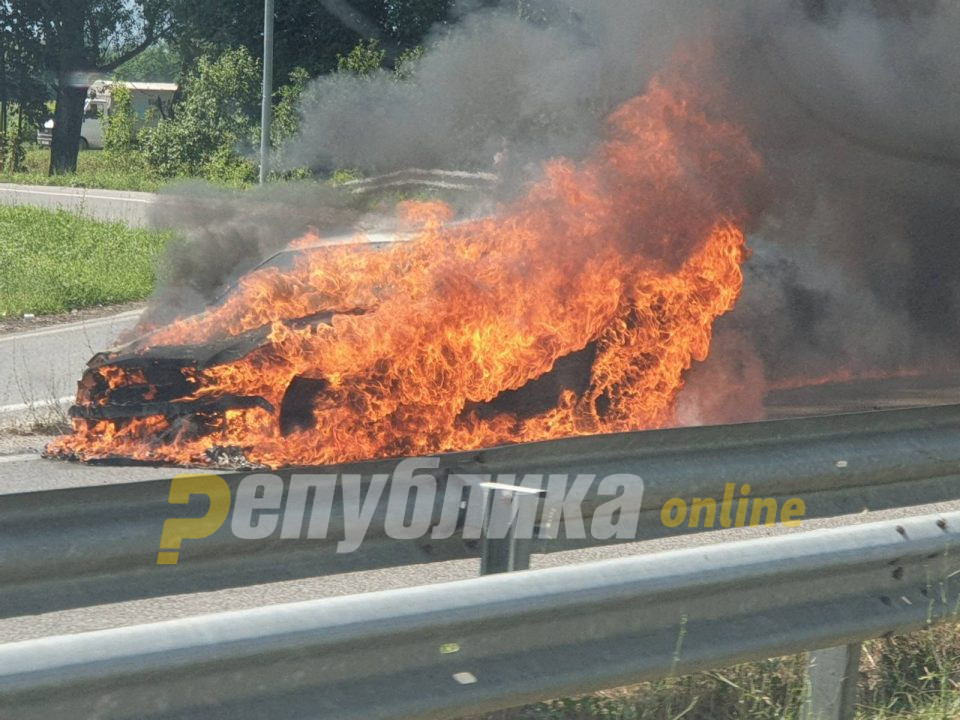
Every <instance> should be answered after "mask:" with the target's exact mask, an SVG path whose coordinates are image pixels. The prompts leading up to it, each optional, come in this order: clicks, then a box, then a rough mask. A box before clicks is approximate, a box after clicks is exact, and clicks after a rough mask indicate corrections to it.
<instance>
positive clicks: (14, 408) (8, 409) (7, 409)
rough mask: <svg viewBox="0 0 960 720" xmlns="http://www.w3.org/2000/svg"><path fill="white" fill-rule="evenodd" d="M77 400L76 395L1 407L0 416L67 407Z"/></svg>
mask: <svg viewBox="0 0 960 720" xmlns="http://www.w3.org/2000/svg"><path fill="white" fill-rule="evenodd" d="M74 400H76V396H75V395H64V396H63V397H59V398H57V399H56V400H53V401H51V400H35V401H34V402H26V403H15V404H13V405H0V415H5V414H7V413H15V412H21V411H22V410H30V409H37V410H41V409H43V408H48V407H52V406H54V405H66V404H67V403H70V404H71V405H72V404H73V401H74Z"/></svg>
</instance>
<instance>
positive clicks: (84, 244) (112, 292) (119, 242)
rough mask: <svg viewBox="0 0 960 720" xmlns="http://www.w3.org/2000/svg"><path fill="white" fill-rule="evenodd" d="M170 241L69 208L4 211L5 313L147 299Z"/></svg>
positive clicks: (0, 248) (1, 309)
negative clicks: (78, 212) (70, 210)
mask: <svg viewBox="0 0 960 720" xmlns="http://www.w3.org/2000/svg"><path fill="white" fill-rule="evenodd" d="M170 239H171V234H170V233H158V232H154V231H150V230H133V229H130V228H128V227H127V226H126V225H124V224H123V223H108V222H100V221H97V220H91V219H90V218H87V217H84V216H82V215H77V214H74V213H69V212H65V211H49V210H42V209H39V208H33V207H26V206H0V316H8V315H13V316H18V315H22V314H23V313H35V314H46V313H57V312H65V311H68V310H72V309H79V308H83V307H89V306H92V305H106V304H112V303H120V302H128V301H132V300H140V299H143V298H145V297H146V296H147V295H149V294H150V292H151V291H152V290H153V287H154V284H155V281H156V278H155V271H156V267H157V263H158V260H159V258H160V256H161V254H162V252H163V250H164V248H165V247H166V245H167V243H168V242H169V241H170Z"/></svg>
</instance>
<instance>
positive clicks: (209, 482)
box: [157, 475, 230, 565]
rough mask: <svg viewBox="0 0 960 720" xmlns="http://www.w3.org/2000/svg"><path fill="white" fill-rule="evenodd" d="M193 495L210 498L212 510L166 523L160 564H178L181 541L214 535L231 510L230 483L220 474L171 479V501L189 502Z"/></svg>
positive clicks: (158, 554) (161, 540)
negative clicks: (199, 515) (202, 514)
mask: <svg viewBox="0 0 960 720" xmlns="http://www.w3.org/2000/svg"><path fill="white" fill-rule="evenodd" d="M191 495H206V496H207V497H209V498H210V509H209V510H207V514H206V515H204V516H203V517H199V518H170V519H169V520H167V521H166V522H164V523H163V533H162V534H161V535H160V552H159V553H157V565H176V564H177V560H178V559H179V558H180V553H179V552H178V551H179V550H180V543H181V542H182V541H183V540H184V539H189V540H200V539H202V538H205V537H210V536H211V535H213V534H214V533H215V532H216V531H217V530H219V529H220V526H221V525H223V522H224V520H226V519H227V515H228V514H229V513H230V486H229V485H227V483H226V481H225V480H224V479H223V478H222V477H220V476H219V475H177V476H176V477H175V478H174V479H173V480H171V481H170V498H169V502H170V503H176V504H178V505H186V504H187V503H189V502H190V496H191ZM164 548H167V549H166V550H165V549H164Z"/></svg>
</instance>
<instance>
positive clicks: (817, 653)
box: [800, 643, 860, 720]
mask: <svg viewBox="0 0 960 720" xmlns="http://www.w3.org/2000/svg"><path fill="white" fill-rule="evenodd" d="M859 677H860V643H853V644H851V645H840V646H838V647H832V648H825V649H823V650H814V651H813V652H810V653H807V670H806V674H805V677H804V693H803V697H804V703H803V712H802V713H801V716H800V717H801V720H853V717H854V715H855V714H856V705H857V680H858V679H859Z"/></svg>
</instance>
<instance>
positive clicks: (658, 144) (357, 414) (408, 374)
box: [48, 71, 761, 467]
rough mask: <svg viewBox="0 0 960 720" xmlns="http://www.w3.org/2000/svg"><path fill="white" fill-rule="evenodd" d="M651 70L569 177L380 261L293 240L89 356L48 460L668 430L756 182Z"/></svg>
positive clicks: (552, 179)
mask: <svg viewBox="0 0 960 720" xmlns="http://www.w3.org/2000/svg"><path fill="white" fill-rule="evenodd" d="M722 102H723V99H722V93H721V92H720V91H719V90H718V91H717V97H710V96H709V94H708V95H704V93H703V92H701V91H697V92H695V91H693V90H692V89H691V88H689V87H688V86H687V85H686V84H685V82H684V80H683V74H682V73H681V72H671V71H666V72H664V73H662V74H661V76H660V77H658V78H657V79H655V80H654V81H653V82H652V83H651V84H650V86H649V88H648V90H647V92H646V93H645V94H644V95H641V96H639V97H636V98H634V99H632V100H630V101H628V102H626V103H625V104H623V105H622V106H621V107H620V108H619V109H618V110H616V111H615V112H614V113H613V114H612V115H611V116H610V117H609V119H608V121H607V126H606V139H605V141H604V142H603V143H602V144H600V145H599V146H598V147H597V148H596V149H595V150H594V151H593V152H592V153H591V154H590V155H589V156H588V157H586V158H585V159H584V160H582V161H579V162H574V161H571V160H566V159H556V160H553V161H550V162H549V163H548V164H546V166H545V167H544V170H543V176H542V178H541V179H540V180H539V181H537V182H535V183H533V184H531V185H530V186H529V187H528V188H527V189H526V192H525V193H523V195H522V196H521V197H520V198H519V199H516V200H514V201H511V202H509V203H506V204H505V205H503V206H502V207H501V208H500V209H499V210H498V211H497V212H496V213H495V215H493V216H492V217H484V218H481V219H475V220H468V221H465V222H456V223H454V222H452V220H453V213H452V211H451V209H450V208H449V207H447V206H445V205H443V204H440V203H434V202H427V203H407V204H406V205H405V206H404V207H403V208H402V209H403V211H404V212H405V214H406V215H407V216H408V219H409V220H410V221H411V222H416V223H418V229H417V230H416V232H414V233H413V234H412V236H411V237H410V240H409V242H405V243H395V244H392V245H390V246H388V247H373V246H369V245H364V244H356V245H349V246H331V247H325V246H320V243H321V240H322V239H320V238H317V237H312V236H308V237H306V238H301V239H300V240H297V241H295V242H294V243H292V244H291V246H290V247H289V248H288V249H287V250H286V251H285V252H284V253H281V254H280V255H278V256H277V257H275V258H273V259H272V260H271V261H270V262H268V263H266V264H264V265H263V266H261V267H259V268H257V269H255V270H253V271H252V272H250V273H248V274H247V275H245V276H244V277H242V278H241V279H240V280H239V281H238V282H237V283H236V285H235V286H234V287H233V288H232V289H231V291H230V292H228V293H227V294H225V295H224V296H223V297H221V298H220V299H219V301H217V302H216V303H214V304H212V305H211V306H210V307H208V308H207V309H205V310H204V311H203V312H201V313H199V314H196V315H192V316H188V317H181V318H179V319H177V320H175V321H174V322H172V323H170V324H169V325H166V326H163V327H156V328H151V327H141V328H140V330H141V331H142V333H143V334H142V335H141V337H139V338H138V339H137V340H135V341H134V342H132V343H130V344H128V345H126V346H124V347H121V348H115V349H113V350H111V351H108V352H105V353H100V354H98V355H97V356H95V357H94V358H93V359H92V360H91V361H90V364H89V367H88V369H87V371H86V372H85V374H84V376H83V379H82V381H81V382H80V387H79V391H78V394H77V402H76V405H75V406H74V407H73V408H72V410H71V415H72V417H73V423H74V431H73V434H71V435H69V436H66V437H63V438H60V439H59V440H57V441H55V442H54V443H53V444H52V445H51V446H49V448H48V453H49V454H51V455H55V456H59V457H70V458H76V459H80V460H85V461H96V460H104V459H118V458H119V459H125V460H136V461H145V462H153V463H174V464H187V465H192V464H214V465H229V466H238V465H243V466H266V467H277V466H283V465H292V464H311V465H318V464H328V463H334V462H342V461H348V460H356V459H361V458H372V457H390V456H400V455H409V454H429V453H436V452H442V451H446V450H452V449H461V450H463V449H471V448H477V447H487V446H491V445H496V444H502V443H507V442H527V441H532V440H539V439H546V438H552V437H560V436H568V435H577V434H593V433H600V432H614V431H621V430H636V429H644V428H654V427H662V426H665V425H668V424H670V423H671V422H672V418H673V413H674V400H675V398H676V395H677V393H678V392H679V390H680V389H681V387H682V385H683V377H684V373H685V372H686V371H687V370H688V369H689V368H690V366H691V364H692V363H693V362H695V361H697V360H702V359H704V358H705V357H706V355H707V353H708V350H709V346H710V339H711V329H712V325H713V322H714V320H715V319H716V318H717V317H718V316H719V315H721V314H723V313H725V312H727V311H729V310H730V309H731V308H732V307H733V306H734V304H735V302H736V300H737V297H738V295H739V293H740V291H741V287H742V284H743V275H742V271H741V263H742V262H743V260H744V258H745V255H746V249H745V234H744V227H745V223H746V222H747V220H748V219H749V210H748V202H747V200H746V197H747V195H748V189H747V186H748V184H749V182H750V179H751V178H752V177H754V176H756V175H757V174H758V173H759V171H760V168H761V161H760V158H759V156H758V155H757V154H756V153H755V152H754V150H753V149H752V148H751V145H750V143H749V142H748V140H747V139H746V137H745V135H744V134H743V132H742V131H741V130H740V129H739V128H738V127H737V126H735V125H733V124H731V123H728V122H725V121H724V120H723V119H722V118H723V113H722Z"/></svg>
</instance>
